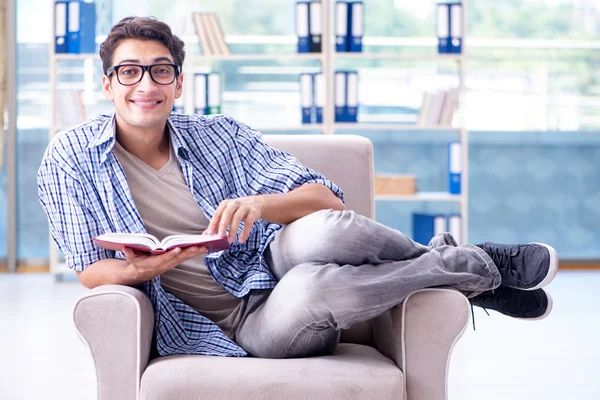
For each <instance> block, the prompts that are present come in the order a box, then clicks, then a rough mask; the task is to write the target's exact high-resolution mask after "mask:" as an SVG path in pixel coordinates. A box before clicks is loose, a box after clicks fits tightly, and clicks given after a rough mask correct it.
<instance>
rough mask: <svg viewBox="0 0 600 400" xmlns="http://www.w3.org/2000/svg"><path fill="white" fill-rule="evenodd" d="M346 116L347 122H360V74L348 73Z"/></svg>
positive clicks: (355, 72)
mask: <svg viewBox="0 0 600 400" xmlns="http://www.w3.org/2000/svg"><path fill="white" fill-rule="evenodd" d="M345 112H346V116H345V118H344V119H345V120H346V121H347V122H357V121H358V72H357V71H346V108H345Z"/></svg>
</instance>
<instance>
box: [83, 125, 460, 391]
mask: <svg viewBox="0 0 600 400" xmlns="http://www.w3.org/2000/svg"><path fill="white" fill-rule="evenodd" d="M265 140H266V141H267V142H268V143H269V144H270V145H271V146H273V147H276V148H279V149H282V150H285V151H288V152H290V153H292V154H293V155H295V156H296V157H297V158H298V159H299V160H300V161H301V162H302V163H303V164H304V165H306V166H308V167H311V168H313V169H315V170H317V171H320V172H322V173H323V174H325V175H326V176H327V177H329V178H330V179H331V180H333V181H334V182H336V183H337V184H338V185H340V186H341V187H342V188H343V190H344V192H345V194H346V207H347V208H348V209H353V210H355V211H356V212H357V213H360V214H363V215H366V216H369V217H371V218H373V217H374V189H373V147H372V145H371V143H370V142H369V141H368V140H367V139H365V138H362V137H360V136H353V135H332V136H326V135H299V136H294V135H289V136H288V135H265ZM74 319H75V325H76V327H77V330H78V332H79V334H80V337H81V339H82V340H83V342H84V344H85V345H86V346H87V347H88V348H89V349H90V352H91V354H92V357H93V359H94V365H95V368H96V375H97V385H98V386H97V393H98V399H99V400H120V399H123V400H130V399H131V400H133V399H144V400H192V399H211V400H216V399H244V400H246V399H286V400H291V399H301V400H305V399H340V400H342V399H343V400H348V399H361V400H362V399H377V400H384V399H395V400H400V399H404V400H406V399H408V400H442V399H445V398H447V378H448V366H449V360H450V354H451V352H452V349H453V347H454V344H455V343H456V342H457V340H458V339H459V338H460V337H461V336H462V333H463V332H464V330H465V328H466V327H467V324H468V320H469V303H468V300H467V299H466V297H464V296H463V295H462V294H460V293H459V292H457V291H454V290H446V289H425V290H421V291H418V292H415V293H413V294H411V295H410V296H408V297H407V298H406V299H405V301H404V303H402V304H400V305H399V306H397V307H395V308H394V309H392V310H390V311H389V312H387V313H385V314H383V315H381V316H380V317H378V318H375V319H373V320H371V321H367V322H364V323H361V324H358V325H356V326H354V327H352V328H351V329H349V330H348V331H345V332H343V334H342V340H341V342H342V343H340V345H339V346H338V348H337V350H336V352H335V354H334V355H332V356H325V357H313V358H304V359H285V360H273V359H259V358H252V357H246V358H227V357H212V356H190V355H180V356H169V357H158V358H155V359H153V360H149V359H150V345H151V340H152V330H153V325H154V313H153V310H152V305H151V304H150V301H149V299H148V298H147V297H146V295H145V294H144V293H143V292H141V291H139V290H137V289H134V288H131V287H126V286H117V285H107V286H102V287H98V288H96V289H94V290H92V291H90V292H89V294H87V295H85V296H84V297H83V298H81V299H80V300H79V301H78V302H77V304H76V305H75V309H74Z"/></svg>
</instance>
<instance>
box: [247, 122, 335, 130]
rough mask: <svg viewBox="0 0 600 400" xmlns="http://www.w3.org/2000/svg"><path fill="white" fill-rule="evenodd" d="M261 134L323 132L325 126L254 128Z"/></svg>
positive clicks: (303, 125) (305, 125)
mask: <svg viewBox="0 0 600 400" xmlns="http://www.w3.org/2000/svg"><path fill="white" fill-rule="evenodd" d="M252 128H253V129H256V130H257V131H260V132H286V131H322V130H323V124H302V125H286V126H263V127H261V126H257V127H254V126H252Z"/></svg>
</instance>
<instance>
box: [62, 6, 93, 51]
mask: <svg viewBox="0 0 600 400" xmlns="http://www.w3.org/2000/svg"><path fill="white" fill-rule="evenodd" d="M68 6H69V9H68V11H67V17H68V18H67V20H68V23H67V50H68V52H69V53H72V54H86V53H95V52H96V3H84V2H82V1H69V4H68Z"/></svg>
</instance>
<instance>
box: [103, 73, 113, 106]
mask: <svg viewBox="0 0 600 400" xmlns="http://www.w3.org/2000/svg"><path fill="white" fill-rule="evenodd" d="M102 94H103V95H104V98H106V99H107V100H110V101H112V100H114V95H113V92H112V86H111V84H110V77H108V76H106V75H102Z"/></svg>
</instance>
